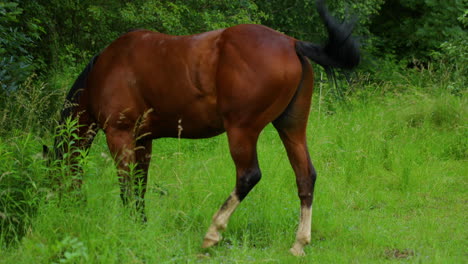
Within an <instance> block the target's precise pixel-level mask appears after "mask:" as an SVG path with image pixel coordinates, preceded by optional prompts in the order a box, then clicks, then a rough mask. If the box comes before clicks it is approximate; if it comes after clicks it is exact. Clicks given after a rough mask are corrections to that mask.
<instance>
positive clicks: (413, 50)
mask: <svg viewBox="0 0 468 264" xmlns="http://www.w3.org/2000/svg"><path fill="white" fill-rule="evenodd" d="M466 6H467V2H466V0H453V1H441V0H411V1H400V0H387V1H385V4H384V5H383V6H382V11H381V12H380V13H379V15H378V16H376V17H375V18H374V19H373V23H372V26H371V32H372V33H373V34H374V35H375V36H377V38H378V41H376V43H375V45H376V47H377V48H378V49H379V50H380V51H381V52H383V53H385V54H389V53H390V54H395V55H397V57H398V58H399V59H402V58H406V59H412V58H418V59H419V60H428V59H429V58H430V54H431V52H432V51H437V50H440V46H441V44H442V43H444V42H447V41H448V42H451V41H453V40H457V39H460V38H461V39H464V42H465V43H466V41H467V38H468V36H467V32H466V29H467V28H466V26H467V25H466V24H463V21H462V20H460V19H459V18H460V17H462V18H463V17H464V16H465V14H466ZM465 46H466V45H465Z"/></svg>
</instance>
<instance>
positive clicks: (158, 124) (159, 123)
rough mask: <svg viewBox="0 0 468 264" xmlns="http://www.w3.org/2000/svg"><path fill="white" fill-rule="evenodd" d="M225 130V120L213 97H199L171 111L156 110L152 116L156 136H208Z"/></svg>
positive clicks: (152, 127) (152, 128)
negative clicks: (158, 111)
mask: <svg viewBox="0 0 468 264" xmlns="http://www.w3.org/2000/svg"><path fill="white" fill-rule="evenodd" d="M156 109H157V107H156ZM223 132H224V125H223V120H222V117H221V115H220V114H219V112H218V110H217V106H216V101H215V100H214V99H212V98H211V99H210V98H204V99H199V100H196V101H194V102H190V103H187V104H186V105H181V106H179V107H178V108H176V109H172V111H170V112H164V111H161V112H160V113H157V112H156V113H154V115H152V117H151V133H152V134H153V135H154V137H155V138H161V137H173V138H177V137H180V138H208V137H213V136H216V135H219V134H221V133H223Z"/></svg>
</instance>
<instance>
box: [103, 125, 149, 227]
mask: <svg viewBox="0 0 468 264" xmlns="http://www.w3.org/2000/svg"><path fill="white" fill-rule="evenodd" d="M106 138H107V144H108V146H109V150H110V152H111V154H112V155H113V157H114V160H115V163H116V166H117V174H118V178H119V183H120V197H121V198H122V202H123V204H124V205H125V206H129V205H130V206H132V207H133V206H135V208H136V211H137V212H138V213H139V214H140V215H141V217H142V220H143V221H146V215H145V212H144V207H145V202H144V196H145V193H146V183H147V176H148V167H149V162H150V159H151V146H152V144H151V140H145V141H141V140H140V141H136V140H135V138H134V135H133V131H126V130H120V129H113V128H107V130H106Z"/></svg>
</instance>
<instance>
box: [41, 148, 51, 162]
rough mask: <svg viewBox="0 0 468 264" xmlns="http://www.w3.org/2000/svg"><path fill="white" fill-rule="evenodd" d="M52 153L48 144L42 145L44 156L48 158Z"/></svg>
mask: <svg viewBox="0 0 468 264" xmlns="http://www.w3.org/2000/svg"><path fill="white" fill-rule="evenodd" d="M49 154H50V149H49V147H47V146H46V145H42V158H44V159H48V158H49Z"/></svg>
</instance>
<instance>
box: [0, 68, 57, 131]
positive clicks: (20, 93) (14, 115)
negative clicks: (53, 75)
mask: <svg viewBox="0 0 468 264" xmlns="http://www.w3.org/2000/svg"><path fill="white" fill-rule="evenodd" d="M58 98H62V94H61V93H60V90H55V91H50V87H49V86H48V85H47V84H45V83H44V82H41V81H38V80H37V77H36V76H34V75H33V76H31V77H29V78H27V79H26V80H25V81H24V82H23V83H21V84H20V85H19V86H18V87H17V90H16V91H11V92H9V93H6V96H5V97H4V98H3V99H0V136H1V135H5V134H9V133H10V132H12V131H15V130H21V131H25V132H37V133H39V134H40V133H44V132H47V129H48V128H50V127H53V126H55V125H56V121H55V120H54V118H53V117H54V116H55V113H56V111H57V109H59V108H60V107H61V106H62V105H63V103H62V99H58Z"/></svg>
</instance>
